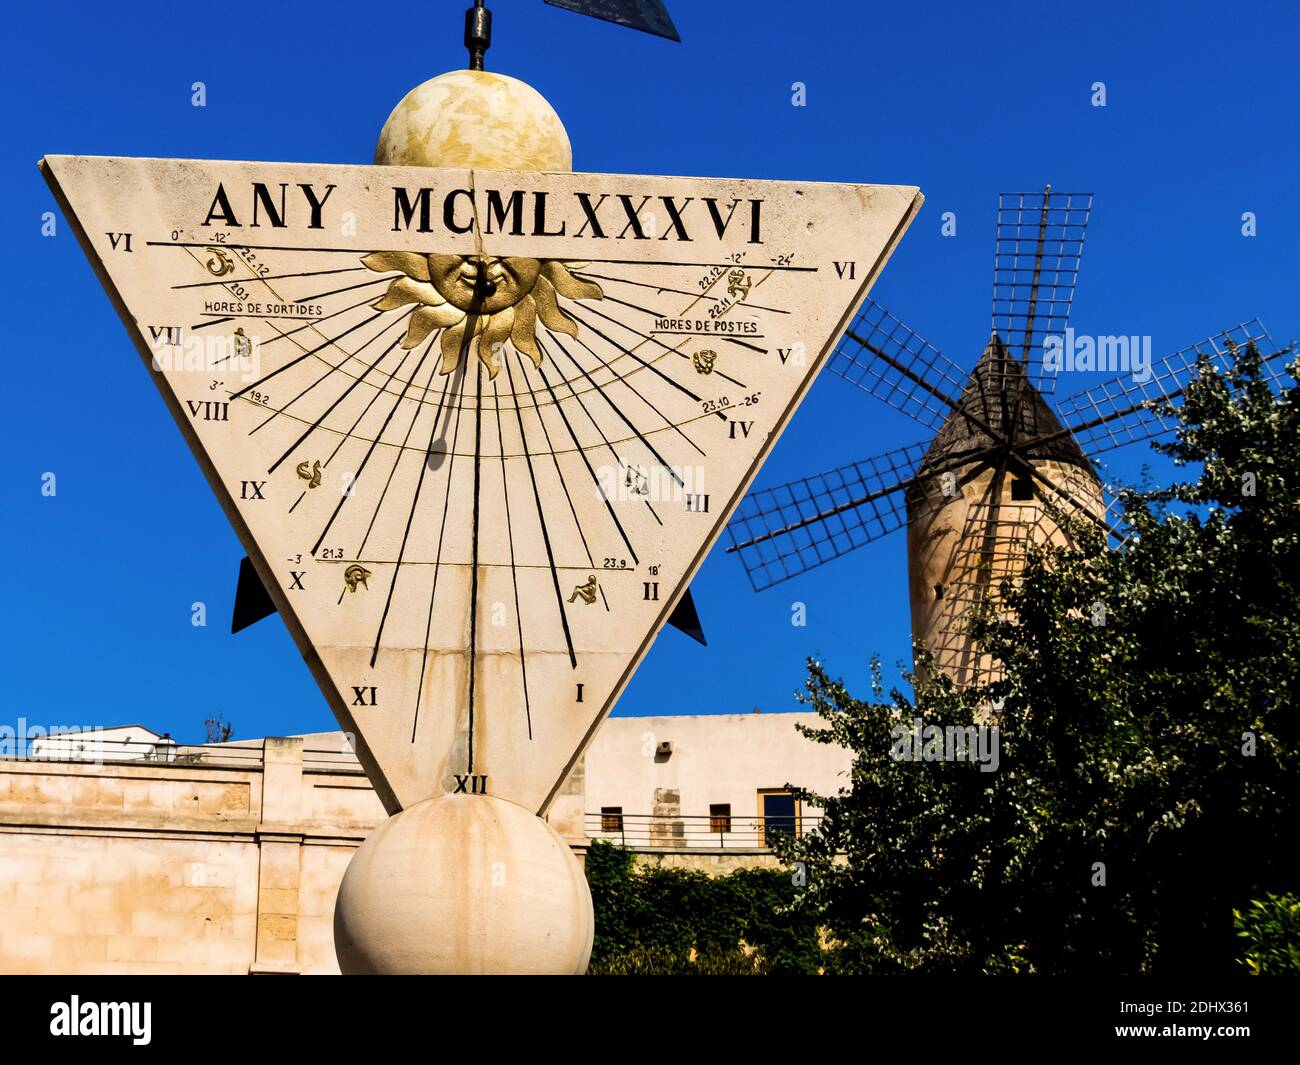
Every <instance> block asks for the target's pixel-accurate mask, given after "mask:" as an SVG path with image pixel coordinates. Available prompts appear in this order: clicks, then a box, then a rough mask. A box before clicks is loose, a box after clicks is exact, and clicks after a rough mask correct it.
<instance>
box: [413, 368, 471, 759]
mask: <svg viewBox="0 0 1300 1065" xmlns="http://www.w3.org/2000/svg"><path fill="white" fill-rule="evenodd" d="M465 369H466V366H465V360H463V359H462V360H461V362H460V363H458V364H457V366H456V372H455V373H454V374H449V375H448V382H447V383H448V385H450V384H451V382H452V380H454V379H457V378H459V380H460V382H461V384H462V385H463V384H464V381H465ZM464 409H465V408H464V407H457V408H456V428H455V429H453V430H452V434H451V450H450V451H449V452H448V453H447V454H448V455H449V456H450V458H449V460H448V462H447V494H446V495H445V496H444V497H443V500H442V520H441V521H440V522H439V525H438V546H437V549H436V550H435V551H434V553H433V559H434V561H433V583H432V587H431V588H430V589H429V612H428V614H427V616H426V617H425V619H424V654H422V655H421V656H420V680H419V683H417V684H416V686H415V713H414V714H412V715H411V742H412V743H414V742H415V731H416V729H417V728H418V727H419V724H420V705H421V703H423V701H424V671H425V667H426V666H427V665H428V662H429V634H430V633H431V632H432V631H433V604H434V602H435V601H436V600H437V598H438V577H439V575H440V574H441V573H442V545H443V542H444V540H445V538H446V535H447V513H448V511H449V510H450V509H451V489H452V485H453V483H454V481H455V479H456V478H455V475H456V444H457V442H458V441H459V440H460V416H461V412H462V411H464ZM447 417H448V419H450V418H451V415H450V414H448V415H447ZM475 420H476V421H477V420H478V419H477V418H476V419H475ZM425 465H428V460H427V459H426V460H425ZM474 535H475V536H477V523H475V528H474ZM477 563H478V560H477V553H476V557H475V560H474V567H475V569H477ZM474 583H476V582H473V581H472V580H471V590H470V607H469V608H470V649H469V678H470V680H469V690H470V708H471V709H470V736H471V740H470V748H471V753H470V756H469V763H470V772H473V766H474V755H473V738H472V737H473V734H474V724H473V705H474V699H473V693H474V656H475V648H474V636H475V633H474V617H475V613H476V611H475V603H474V600H475V597H476V589H475V588H474V587H473V584H474Z"/></svg>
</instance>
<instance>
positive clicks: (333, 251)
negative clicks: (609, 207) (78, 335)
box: [145, 240, 821, 274]
mask: <svg viewBox="0 0 1300 1065" xmlns="http://www.w3.org/2000/svg"><path fill="white" fill-rule="evenodd" d="M221 246H222V247H223V248H244V249H246V250H248V251H311V252H319V253H320V254H322V255H366V254H368V253H370V252H372V251H374V248H311V247H294V246H291V245H283V244H223V245H221ZM145 247H149V248H210V247H212V241H210V240H204V241H188V242H187V241H181V240H147V241H145ZM473 254H482V253H481V252H474V253H473ZM584 261H585V262H589V263H601V264H602V265H605V266H678V267H694V268H696V269H703V268H705V267H711V266H721V267H726V268H732V267H739V268H740V269H742V270H773V271H782V272H784V273H794V274H808V273H812V274H815V273H817V272H818V271H819V270H820V269H821V267H818V266H774V265H772V264H771V263H744V262H723V263H716V262H713V263H682V262H667V261H665V260H662V259H586V260H584Z"/></svg>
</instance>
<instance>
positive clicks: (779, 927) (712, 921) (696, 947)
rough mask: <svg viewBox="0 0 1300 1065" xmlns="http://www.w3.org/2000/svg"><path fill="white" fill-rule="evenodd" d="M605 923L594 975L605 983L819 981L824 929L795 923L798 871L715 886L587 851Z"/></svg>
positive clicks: (626, 856) (604, 849)
mask: <svg viewBox="0 0 1300 1065" xmlns="http://www.w3.org/2000/svg"><path fill="white" fill-rule="evenodd" d="M586 870H587V882H588V884H589V885H590V887H591V897H592V903H593V905H594V907H595V914H596V938H595V941H594V943H593V945H592V951H591V965H590V967H589V968H588V972H590V973H592V974H603V975H649V974H676V975H682V974H695V975H702V976H703V975H757V974H759V973H815V972H817V969H818V966H819V964H820V960H821V949H820V946H819V942H818V935H817V926H816V922H815V921H810V920H808V919H804V918H797V917H793V916H791V915H789V914H787V913H786V912H785V911H786V910H788V908H789V906H790V904H791V903H792V902H793V901H794V886H793V884H792V882H791V877H790V874H789V873H788V872H783V871H781V870H777V869H740V870H737V871H736V872H734V873H731V874H730V875H728V876H720V877H710V876H707V875H706V874H704V873H701V872H696V871H693V870H685V869H671V868H654V869H641V868H638V867H637V866H636V864H635V859H634V857H633V855H632V853H631V852H630V851H626V850H623V849H621V848H618V847H615V846H613V845H612V844H609V843H605V842H603V841H596V842H593V843H592V845H591V848H590V849H589V850H588V851H587V861H586Z"/></svg>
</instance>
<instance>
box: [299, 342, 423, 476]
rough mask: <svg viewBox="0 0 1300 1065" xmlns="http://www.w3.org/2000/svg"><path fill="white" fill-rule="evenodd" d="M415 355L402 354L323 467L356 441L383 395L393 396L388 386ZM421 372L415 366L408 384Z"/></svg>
mask: <svg viewBox="0 0 1300 1065" xmlns="http://www.w3.org/2000/svg"><path fill="white" fill-rule="evenodd" d="M389 350H390V351H391V350H392V349H391V348H390V349H389ZM426 351H427V349H426ZM385 354H387V352H385ZM414 354H415V349H414V348H407V349H406V350H405V351H404V352H403V354H402V361H401V362H399V363H398V364H397V366H396V367H394V368H393V369H392V370H390V371H389V372H388V379H387V380H386V381H385V382H384V387H380V388H375V390H374V392H375V394H374V395H373V396H371V397H370V402H369V403H367V404H366V406H365V409H364V410H362V412H361V413H360V414H358V415H357V419H356V421H354V422H353V423H352V425H351V427H350V428H349V429H348V430H347V432H345V433H344V434H343V435H342V436H340V437H339V442H338V443H337V444H335V445H334V450H333V451H331V452H330V453H329V455H328V456H327V457H326V459H325V461H324V462H323V463H321V465H322V466H324V467H326V468H328V467H329V464H330V463H331V462H333V461H334V459H335V457H336V456H337V455H338V453H339V451H340V449H341V448H342V447H343V445H344V444H346V443H347V442H348V441H349V440H352V439H354V438H353V436H352V434H353V433H354V432H355V431H356V428H357V426H358V425H360V424H361V419H363V418H364V417H365V416H366V415H367V414H369V413H370V408H371V407H373V406H374V405H375V404H376V403H377V402H379V397H380V396H382V395H385V394H390V395H391V393H388V389H387V386H388V385H390V384H392V381H393V378H394V377H396V376H397V375H398V374H399V373H401V372H402V367H403V366H405V365H406V360H407V359H409V358H410V357H411V356H412V355H414ZM421 361H423V360H421ZM419 372H420V363H416V364H415V369H414V370H412V371H411V376H410V378H408V379H407V380H408V382H409V381H410V380H414V378H415V375H416V374H417V373H419ZM401 401H402V397H401V396H400V395H399V396H398V397H397V402H398V403H400V402H401ZM384 424H385V425H387V424H388V423H387V422H386V421H385V423H384ZM381 431H382V430H381ZM356 439H365V438H364V437H357V438H356ZM352 484H353V485H354V486H355V485H356V475H355V474H353V479H352Z"/></svg>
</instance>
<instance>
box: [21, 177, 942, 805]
mask: <svg viewBox="0 0 1300 1065" xmlns="http://www.w3.org/2000/svg"><path fill="white" fill-rule="evenodd" d="M43 167H44V171H45V174H46V177H47V179H48V180H49V182H50V185H51V187H52V188H53V190H54V192H55V195H56V196H57V197H58V199H59V201H60V203H61V204H62V206H63V208H64V210H65V212H66V213H67V214H68V215H69V217H70V218H71V219H72V220H73V222H74V224H75V226H76V228H77V230H78V235H79V236H80V238H81V240H82V243H83V245H84V247H85V250H86V252H87V254H88V255H89V257H90V259H91V261H92V262H93V263H94V264H95V266H96V268H97V269H98V271H99V273H100V276H101V279H102V280H103V283H104V285H105V287H106V288H107V289H108V291H109V293H110V295H111V296H112V297H113V299H114V302H115V303H116V304H117V307H118V310H119V311H120V313H121V315H122V317H123V319H124V321H125V322H126V324H127V326H128V327H129V328H130V329H131V331H132V333H133V335H134V337H135V339H136V342H137V345H138V347H139V349H140V352H141V353H142V355H143V356H144V357H145V359H146V360H147V362H148V363H149V365H150V367H151V371H152V376H153V378H154V381H155V383H156V384H157V386H158V388H159V390H160V391H161V393H162V395H163V397H164V399H166V400H167V403H168V405H169V406H170V408H171V411H172V414H173V416H174V417H175V418H176V421H177V423H178V424H179V425H180V427H181V429H182V431H183V432H184V433H185V436H186V438H187V440H188V441H189V443H190V446H191V447H192V448H193V450H194V453H195V455H196V456H197V458H198V460H199V462H200V463H201V464H202V466H203V469H204V472H205V473H206V474H207V477H208V479H209V481H210V482H211V484H212V487H213V490H214V491H215V492H216V493H217V495H218V496H219V497H220V499H221V502H222V504H223V506H224V507H225V509H226V513H227V514H228V515H229V517H230V520H231V522H232V523H233V524H234V527H235V529H236V531H237V532H238V534H239V537H240V539H241V540H242V541H243V544H244V546H245V548H246V549H247V551H248V555H249V558H250V559H251V560H252V562H253V565H254V566H256V568H257V572H258V574H259V575H260V576H261V578H262V581H263V583H264V584H265V585H266V588H267V589H268V591H269V592H270V594H271V596H272V598H273V599H274V601H275V605H276V607H277V608H278V609H279V611H280V613H281V614H282V615H283V617H284V620H285V623H286V624H287V625H288V626H289V629H290V631H291V632H292V633H293V635H294V638H295V639H296V640H297V643H298V646H299V648H300V650H301V651H302V654H303V656H304V657H305V658H306V660H307V662H308V663H309V665H310V666H311V668H312V671H313V673H314V674H315V676H316V678H317V680H318V682H319V683H320V686H321V689H322V690H323V691H324V693H325V695H326V697H327V699H328V700H329V703H330V706H331V707H332V708H333V710H334V713H335V715H336V716H337V717H338V719H339V721H340V723H341V724H342V726H343V728H344V729H345V730H347V731H349V732H351V733H353V734H354V735H355V737H356V743H357V749H358V753H359V754H360V756H361V759H362V762H363V764H364V765H365V767H366V769H367V771H368V772H369V774H370V778H371V780H372V781H373V783H374V785H375V787H376V788H377V790H378V792H379V794H380V796H381V798H382V799H383V800H384V802H385V805H386V806H387V807H388V808H389V810H390V811H395V810H397V809H400V808H402V807H405V806H409V805H410V804H412V803H414V802H417V801H419V800H420V799H423V798H426V797H428V796H432V795H437V794H442V793H445V792H456V791H466V792H486V793H489V794H493V795H498V796H500V797H502V798H505V799H509V800H512V801H514V802H517V803H519V804H521V805H523V806H526V807H528V808H530V809H533V810H537V811H539V812H540V811H543V810H545V808H546V807H547V805H548V804H549V802H550V799H551V797H552V796H553V795H554V794H555V792H556V790H557V789H558V787H559V786H560V784H561V783H562V782H563V780H564V778H565V776H566V775H567V773H568V771H569V769H570V768H571V766H572V765H573V763H574V761H575V760H576V759H577V758H578V757H579V755H580V754H581V752H582V751H583V749H584V748H585V746H586V744H587V742H588V741H589V740H590V739H591V737H592V735H593V733H594V732H595V730H596V728H597V726H598V725H599V724H600V722H601V720H602V719H603V718H604V716H605V714H606V713H607V712H608V711H609V709H610V707H611V706H612V705H613V703H614V700H615V699H616V698H617V697H618V694H619V692H620V691H621V690H622V689H623V687H624V685H625V684H626V683H627V681H628V678H629V677H630V676H631V674H632V671H633V670H634V669H635V667H636V665H637V663H638V662H639V661H640V660H641V657H642V656H643V655H644V654H645V652H646V650H647V649H648V648H649V646H650V644H651V643H652V642H653V640H654V637H655V634H656V633H657V632H658V631H659V628H660V627H661V626H662V625H663V623H664V621H665V619H666V618H667V617H668V616H669V615H670V613H671V612H672V609H673V606H674V603H675V602H676V600H677V598H678V596H679V595H680V593H681V592H682V590H683V589H685V588H686V586H687V584H688V582H689V580H690V578H691V576H692V575H693V574H694V572H695V570H696V569H697V567H698V566H699V564H700V562H701V561H702V560H703V558H704V556H705V555H706V554H707V552H708V550H709V548H710V546H711V545H712V544H713V542H714V539H715V538H716V537H717V535H718V533H719V531H720V530H721V529H722V527H723V525H724V523H725V522H726V520H727V517H728V516H729V515H730V514H731V512H732V509H733V508H734V507H735V505H736V503H737V502H738V501H739V500H740V498H741V496H742V495H743V494H744V492H745V490H746V488H747V486H748V485H749V483H750V480H751V479H752V477H753V476H754V473H755V472H756V471H757V469H758V467H759V464H760V463H761V462H762V460H763V457H764V456H765V455H766V454H767V452H768V450H769V449H770V448H771V446H772V444H773V443H774V442H775V441H776V439H777V436H778V435H779V434H780V432H781V429H782V428H783V427H784V425H785V424H786V422H787V421H788V419H789V418H790V415H791V414H792V412H793V411H794V409H795V407H796V406H797V405H798V403H799V401H800V399H801V398H802V397H803V395H804V393H805V391H806V390H807V388H808V386H809V384H810V383H811V382H812V379H813V377H814V376H815V375H816V372H817V370H818V369H819V368H820V366H821V364H822V362H823V360H824V359H825V357H826V355H827V353H828V352H829V350H830V348H831V346H832V344H833V342H834V341H835V340H836V339H837V338H838V337H839V334H840V331H841V330H842V328H843V327H844V324H845V322H846V320H847V318H848V315H849V313H850V311H851V310H852V309H853V308H855V307H856V306H857V305H858V303H859V302H860V301H861V300H862V298H863V296H864V295H865V294H866V292H867V289H868V288H869V287H870V285H871V283H872V281H873V280H874V279H875V277H876V275H877V274H878V273H879V271H880V269H881V267H882V266H883V264H884V262H885V260H886V259H887V258H888V256H889V254H890V252H891V251H892V250H893V248H894V245H895V243H896V242H897V241H898V239H899V237H900V235H901V234H902V232H903V230H904V229H905V228H906V226H907V224H908V223H909V222H910V220H911V218H912V216H913V215H914V214H915V212H916V210H917V208H918V207H919V205H920V200H921V198H920V196H919V194H918V193H917V190H916V189H914V188H901V187H892V186H854V185H832V184H813V183H798V182H763V181H738V180H726V179H697V178H668V177H635V176H625V175H613V174H537V173H526V172H514V171H474V172H470V171H460V170H431V169H419V168H404V167H375V166H332V165H300V164H284V163H234V162H208V161H199V160H176V159H115V158H93V157H68V156H55V157H50V158H48V159H46V160H45V162H44V164H43ZM489 282H490V284H489ZM471 337H472V340H471V339H469V338H471Z"/></svg>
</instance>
